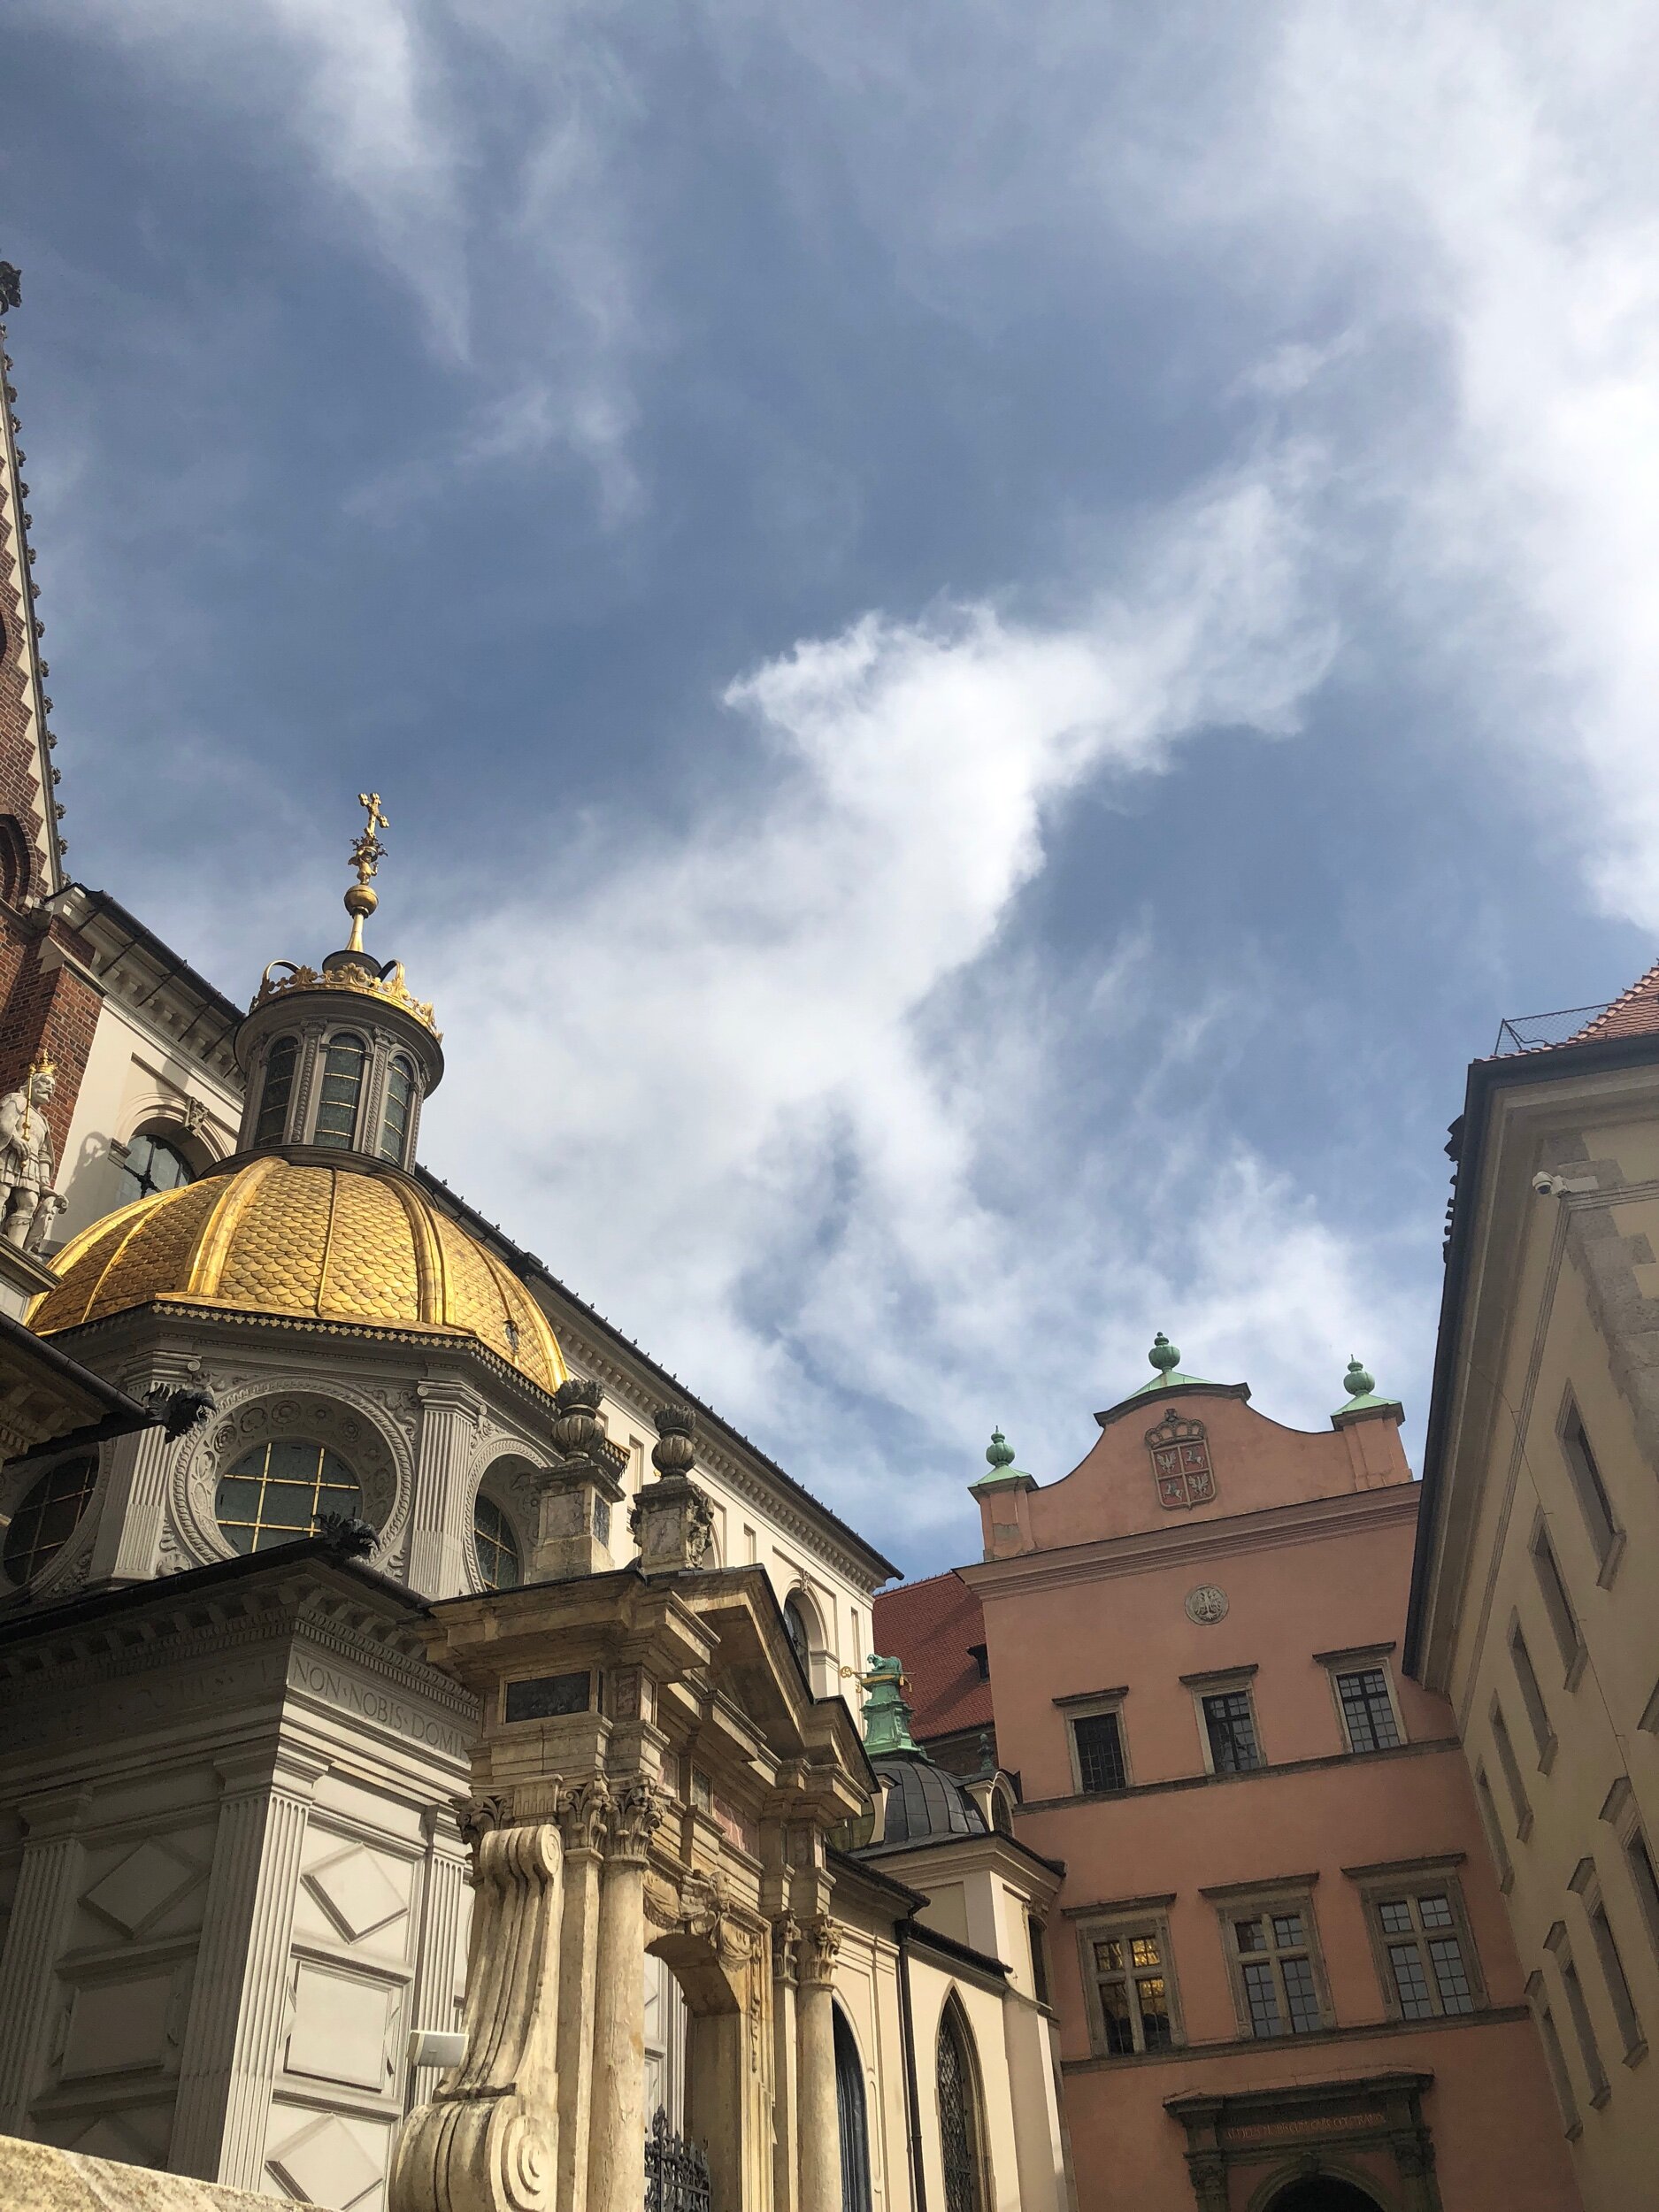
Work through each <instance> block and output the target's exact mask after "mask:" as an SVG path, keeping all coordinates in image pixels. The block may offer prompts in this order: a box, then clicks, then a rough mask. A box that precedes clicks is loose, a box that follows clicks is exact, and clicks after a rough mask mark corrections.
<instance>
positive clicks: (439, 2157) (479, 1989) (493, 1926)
mask: <svg viewBox="0 0 1659 2212" xmlns="http://www.w3.org/2000/svg"><path fill="white" fill-rule="evenodd" d="M499 1810H500V1809H499V1802H498V1801H479V1800H476V1799H474V1800H472V1801H469V1802H468V1804H467V1806H466V1809H465V1814H464V1815H463V1816H462V1824H463V1831H464V1832H467V1831H469V1830H470V1831H471V1840H472V1852H473V1863H474V1882H475V1886H476V1889H477V1900H476V1902H475V1904H474V1907H473V1910H474V1913H475V1915H476V1919H475V1922H474V1927H473V1934H472V1965H471V1966H470V1968H469V1970H468V1974H467V1991H466V2011H465V2020H464V2023H463V2025H464V2028H465V2035H466V2056H465V2059H463V2061H462V2062H461V2064H460V2066H459V2067H458V2068H457V2070H456V2071H455V2072H454V2073H453V2074H449V2075H446V2076H445V2077H444V2078H443V2081H442V2084H441V2085H440V2087H439V2089H438V2091H437V2093H436V2094H435V2095H434V2097H433V2098H432V2100H431V2101H430V2102H429V2103H427V2104H424V2105H422V2106H420V2107H419V2108H418V2109H417V2110H416V2111H414V2112H413V2113H411V2115H410V2117H409V2119H408V2121H407V2122H406V2123H405V2124H404V2126H403V2130H402V2131H401V2133H400V2135H399V2138H398V2143H397V2149H396V2156H395V2158H394V2161H393V2165H392V2178H391V2188H390V2192H389V2197H388V2202H389V2205H390V2208H391V2212H552V2207H553V2206H554V2204H555V2202H556V2200H557V2185H558V2119H557V2112H556V2109H555V2104H556V2096H557V2069H556V2060H557V2049H556V2045H557V2030H558V1990H559V1937H560V1927H561V1914H562V1906H563V1902H564V1855H563V1852H562V1849H561V1847H560V1843H559V1833H558V1830H557V1827H555V1826H554V1825H553V1824H552V1823H551V1822H549V1821H537V1822H534V1823H529V1824H525V1825H523V1826H518V1827H499V1826H496V1825H495V1824H494V1822H495V1820H496V1819H497V1818H498V1817H499Z"/></svg>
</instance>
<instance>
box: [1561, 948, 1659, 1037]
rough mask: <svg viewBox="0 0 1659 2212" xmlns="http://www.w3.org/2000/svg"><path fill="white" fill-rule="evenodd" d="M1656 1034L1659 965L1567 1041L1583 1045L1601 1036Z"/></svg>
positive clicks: (1641, 977)
mask: <svg viewBox="0 0 1659 2212" xmlns="http://www.w3.org/2000/svg"><path fill="white" fill-rule="evenodd" d="M1655 1031H1659V963H1656V964H1655V965H1654V966H1653V967H1651V968H1649V969H1648V971H1647V974H1646V975H1644V976H1640V977H1639V978H1638V979H1637V980H1636V981H1635V982H1634V983H1632V985H1631V987H1630V988H1629V990H1628V991H1626V992H1625V993H1624V995H1623V996H1622V997H1619V998H1616V999H1615V1000H1614V1001H1613V1003H1612V1004H1611V1006H1609V1008H1608V1009H1607V1010H1606V1011H1605V1012H1604V1013H1601V1014H1598V1015H1597V1016H1596V1018H1595V1019H1594V1021H1593V1022H1586V1025H1585V1026H1584V1027H1583V1028H1582V1029H1581V1030H1579V1032H1578V1034H1577V1036H1574V1037H1570V1038H1569V1039H1568V1040H1567V1041H1568V1043H1569V1044H1575V1045H1583V1044H1589V1043H1591V1042H1592V1041H1594V1040H1596V1039H1599V1038H1601V1037H1646V1036H1651V1035H1652V1034H1653V1033H1655Z"/></svg>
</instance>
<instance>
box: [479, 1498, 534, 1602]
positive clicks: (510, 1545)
mask: <svg viewBox="0 0 1659 2212" xmlns="http://www.w3.org/2000/svg"><path fill="white" fill-rule="evenodd" d="M472 1555H473V1557H474V1558H475V1559H476V1560H477V1561H478V1578H479V1580H480V1582H481V1583H482V1584H483V1586H484V1587H485V1588H486V1589H487V1590H516V1589H517V1588H518V1585H519V1582H520V1581H521V1579H522V1578H523V1574H522V1568H521V1566H520V1563H519V1558H518V1538H517V1537H516V1536H515V1535H514V1534H513V1532H512V1523H511V1521H510V1520H509V1519H508V1518H507V1516H506V1515H505V1514H504V1513H503V1511H502V1509H501V1508H500V1507H499V1506H498V1505H497V1504H495V1502H494V1500H493V1499H490V1498H487V1497H485V1496H483V1495H482V1494H481V1493H480V1495H479V1496H478V1497H476V1498H474V1499H473V1501H472Z"/></svg>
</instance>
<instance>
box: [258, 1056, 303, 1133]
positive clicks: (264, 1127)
mask: <svg viewBox="0 0 1659 2212" xmlns="http://www.w3.org/2000/svg"><path fill="white" fill-rule="evenodd" d="M299 1049H300V1041H299V1039H298V1038H297V1037H279V1038H278V1039H277V1041H276V1042H275V1043H274V1044H273V1046H272V1048H271V1049H270V1051H269V1053H268V1054H267V1055H266V1056H265V1088H264V1090H262V1091H261V1092H260V1094H259V1118H258V1120H257V1122H255V1124H254V1128H253V1141H254V1142H255V1143H256V1144H280V1143H281V1141H282V1132H283V1131H284V1130H285V1129H286V1128H287V1127H288V1100H289V1099H290V1097H292V1095H293V1092H294V1064H295V1062H296V1059H297V1058H298V1057H299Z"/></svg>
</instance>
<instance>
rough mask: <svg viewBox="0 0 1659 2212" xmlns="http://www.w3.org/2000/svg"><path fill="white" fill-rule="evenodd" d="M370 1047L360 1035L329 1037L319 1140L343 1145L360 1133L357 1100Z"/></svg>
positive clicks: (319, 1107)
mask: <svg viewBox="0 0 1659 2212" xmlns="http://www.w3.org/2000/svg"><path fill="white" fill-rule="evenodd" d="M367 1050H368V1048H367V1047H366V1046H365V1043H364V1041H363V1040H362V1038H361V1037H353V1036H351V1035H349V1033H344V1032H342V1033H341V1035H339V1036H338V1037H331V1038H330V1039H329V1041H328V1051H327V1054H326V1057H325V1059H324V1061H323V1086H322V1091H321V1094H320V1095H319V1099H318V1102H317V1127H316V1129H315V1131H314V1132H313V1138H314V1141H315V1142H317V1143H318V1144H328V1145H337V1146H339V1147H341V1148H342V1149H343V1148H345V1147H347V1146H349V1144H350V1142H351V1141H352V1139H353V1138H354V1137H355V1136H356V1135H357V1102H358V1100H359V1099H360V1098H361V1096H362V1094H363V1064H364V1060H365V1056H366V1053H367Z"/></svg>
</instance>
